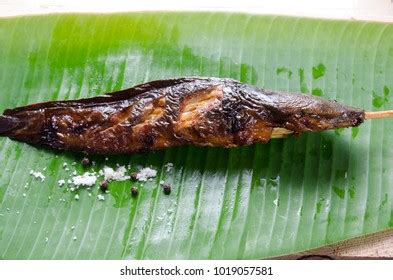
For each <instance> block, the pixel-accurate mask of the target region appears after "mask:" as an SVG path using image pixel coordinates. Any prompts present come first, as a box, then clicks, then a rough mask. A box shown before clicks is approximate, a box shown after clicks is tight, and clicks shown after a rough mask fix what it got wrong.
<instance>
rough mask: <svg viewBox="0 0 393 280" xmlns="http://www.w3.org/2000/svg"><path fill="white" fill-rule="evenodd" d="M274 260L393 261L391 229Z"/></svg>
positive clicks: (392, 230)
mask: <svg viewBox="0 0 393 280" xmlns="http://www.w3.org/2000/svg"><path fill="white" fill-rule="evenodd" d="M276 259H393V229H391V230H386V231H382V232H378V233H374V234H370V235H366V236H362V237H358V238H354V239H350V240H347V241H343V242H340V243H337V244H334V245H329V246H325V247H321V248H318V249H313V250H309V251H305V252H302V253H297V254H292V255H287V256H281V257H278V258H276Z"/></svg>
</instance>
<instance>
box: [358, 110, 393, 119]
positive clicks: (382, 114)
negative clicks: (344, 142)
mask: <svg viewBox="0 0 393 280" xmlns="http://www.w3.org/2000/svg"><path fill="white" fill-rule="evenodd" d="M392 117H393V110H389V111H377V112H365V113H364V118H365V119H366V120H371V119H383V118H392Z"/></svg>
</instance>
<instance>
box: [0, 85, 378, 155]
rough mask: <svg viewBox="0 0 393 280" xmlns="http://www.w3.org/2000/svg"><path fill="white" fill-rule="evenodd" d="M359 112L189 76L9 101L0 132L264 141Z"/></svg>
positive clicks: (108, 141)
mask: <svg viewBox="0 0 393 280" xmlns="http://www.w3.org/2000/svg"><path fill="white" fill-rule="evenodd" d="M375 113H377V112H375ZM374 117H378V116H374ZM365 118H366V113H365V111H364V110H362V109H358V108H353V107H349V106H344V105H341V104H339V103H338V102H336V101H330V100H325V99H322V98H319V97H315V96H310V95H304V94H294V93H285V92H275V91H270V90H265V89H260V88H257V87H254V86H251V85H247V84H243V83H240V82H238V81H235V80H232V79H221V78H199V77H191V78H178V79H169V80H159V81H152V82H149V83H145V84H142V85H138V86H135V87H133V88H129V89H126V90H121V91H118V92H113V93H109V94H105V95H101V96H98V97H94V98H87V99H80V100H69V101H50V102H44V103H38V104H33V105H28V106H25V107H19V108H15V109H7V110H5V111H4V113H3V115H2V116H0V136H8V137H10V138H11V139H14V140H18V141H22V142H26V143H29V144H32V145H38V146H47V147H50V148H54V149H59V150H72V151H78V152H85V153H88V154H124V153H135V152H140V151H150V150H158V149H163V148H167V147H173V146H178V145H183V144H193V145H199V146H222V147H235V146H241V145H250V144H253V143H256V142H262V143H266V142H268V141H269V140H270V139H271V138H278V137H283V136H285V135H288V134H291V133H296V134H299V133H302V132H309V131H321V130H326V129H334V128H342V127H351V126H358V125H360V124H361V123H362V122H363V121H364V120H365Z"/></svg>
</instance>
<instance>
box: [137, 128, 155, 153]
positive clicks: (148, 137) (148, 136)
mask: <svg viewBox="0 0 393 280" xmlns="http://www.w3.org/2000/svg"><path fill="white" fill-rule="evenodd" d="M139 139H140V141H141V143H142V145H143V146H144V147H145V148H147V149H148V148H150V147H152V146H153V145H154V141H155V139H156V135H155V133H154V132H153V131H151V130H150V131H146V133H143V134H141V135H140V137H139Z"/></svg>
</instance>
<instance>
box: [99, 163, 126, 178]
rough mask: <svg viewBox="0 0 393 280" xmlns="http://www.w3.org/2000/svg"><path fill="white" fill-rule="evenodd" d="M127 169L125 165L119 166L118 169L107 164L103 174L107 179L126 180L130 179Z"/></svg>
mask: <svg viewBox="0 0 393 280" xmlns="http://www.w3.org/2000/svg"><path fill="white" fill-rule="evenodd" d="M126 172H127V169H126V168H125V167H124V166H119V167H118V168H117V169H116V170H114V169H113V168H111V167H108V166H105V167H104V169H103V175H104V178H105V180H107V181H110V180H112V181H125V180H128V179H130V176H128V175H125V174H126Z"/></svg>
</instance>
